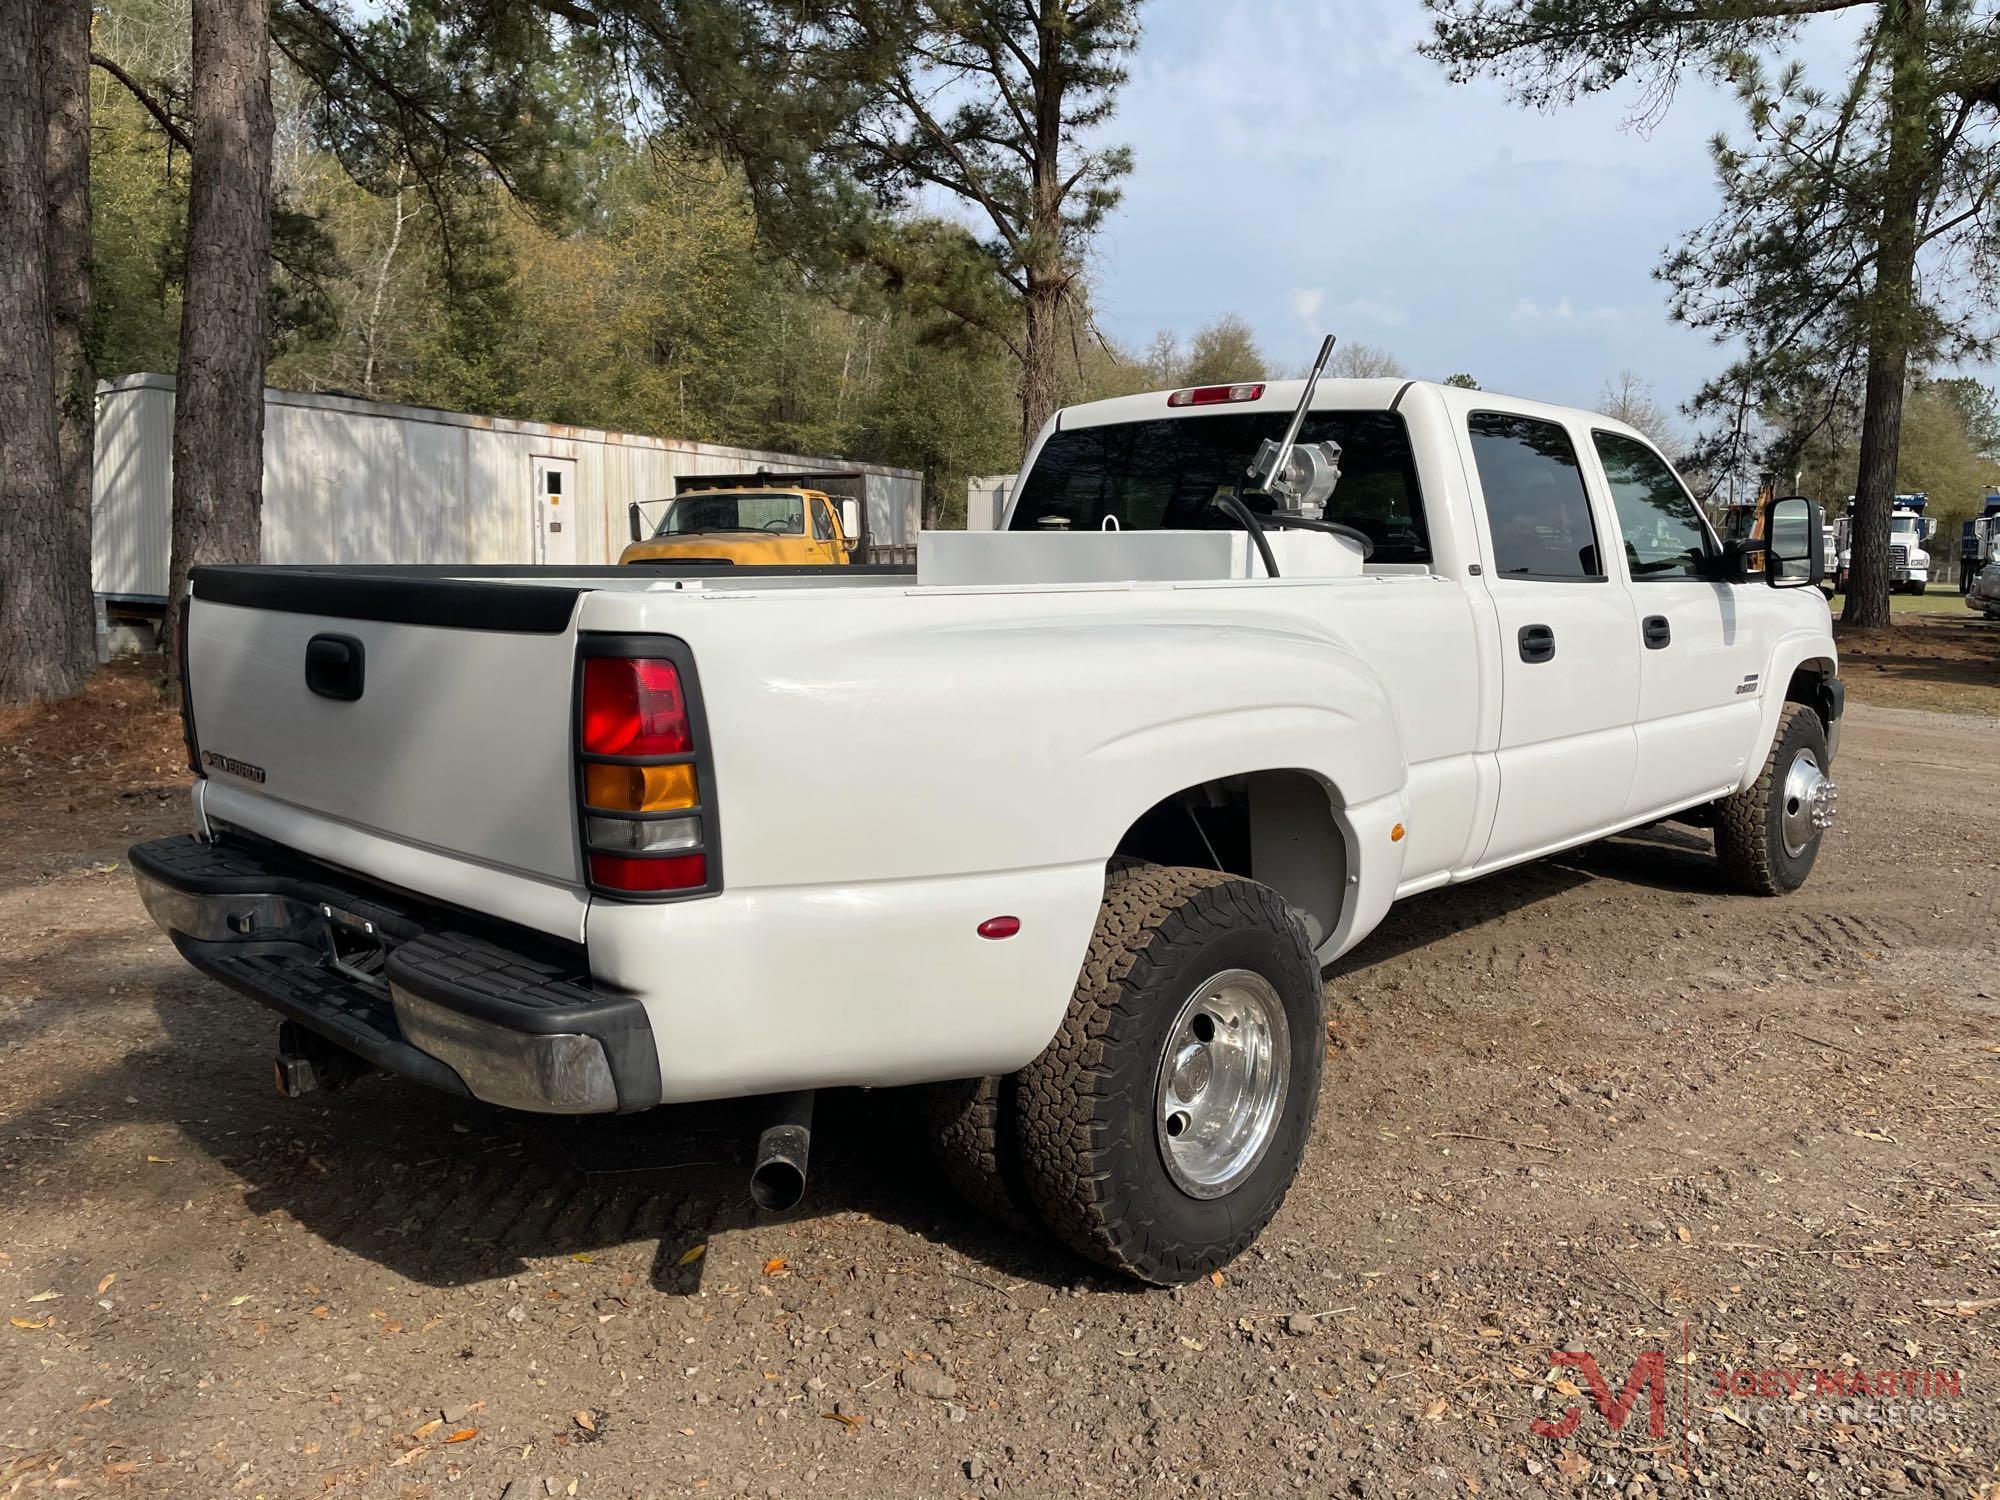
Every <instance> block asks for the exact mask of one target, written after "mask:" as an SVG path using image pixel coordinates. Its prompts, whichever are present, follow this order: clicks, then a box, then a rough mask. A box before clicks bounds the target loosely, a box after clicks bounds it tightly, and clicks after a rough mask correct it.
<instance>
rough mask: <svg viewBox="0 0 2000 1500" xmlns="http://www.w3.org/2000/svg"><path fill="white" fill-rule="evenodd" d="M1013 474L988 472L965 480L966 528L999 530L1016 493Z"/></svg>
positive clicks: (969, 529)
mask: <svg viewBox="0 0 2000 1500" xmlns="http://www.w3.org/2000/svg"><path fill="white" fill-rule="evenodd" d="M1014 479H1015V476H1014V475H1012V474H986V475H982V476H980V477H978V478H974V479H968V480H966V482H965V529H966V530H967V531H998V530H999V529H1000V522H1001V521H1002V520H1003V519H1005V517H1006V515H1007V501H1008V500H1009V498H1011V497H1012V495H1013V493H1014Z"/></svg>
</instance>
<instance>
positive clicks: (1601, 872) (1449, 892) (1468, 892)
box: [1326, 823, 1727, 976]
mask: <svg viewBox="0 0 2000 1500" xmlns="http://www.w3.org/2000/svg"><path fill="white" fill-rule="evenodd" d="M1598 880H1611V881H1616V882H1618V883H1619V884H1621V885H1631V886H1639V887H1643V888H1645V889H1648V890H1657V891H1674V892H1680V893H1695V894H1704V895H1707V894H1719V893H1721V892H1723V891H1725V890H1726V889H1727V887H1726V886H1725V885H1724V883H1723V879H1722V870H1721V867H1720V866H1719V865H1718V864H1717V863H1716V859H1715V843H1714V840H1713V839H1712V838H1711V837H1710V836H1709V835H1708V834H1707V833H1704V832H1702V831H1701V830H1698V829H1694V828H1688V827H1683V826H1680V825H1677V824H1666V823H1658V824H1654V825H1653V826H1652V827H1649V828H1641V829H1635V830H1634V831H1633V832H1631V833H1627V834H1620V835H1619V836H1618V837H1616V838H1610V839H1603V840H1600V841H1599V842H1597V843H1595V844H1586V845H1585V846H1584V847H1582V848H1581V849H1572V850H1570V851H1568V852H1567V853H1564V854H1561V855H1557V856H1555V857H1553V858H1549V859H1540V860H1535V861H1533V862H1532V863H1529V864H1525V865H1521V866H1518V867H1517V868H1515V869H1512V870H1508V871H1505V872H1503V873H1501V874H1498V875H1491V876H1488V877H1486V878H1485V879H1483V880H1476V881H1471V882H1468V883H1467V884H1465V885H1453V886H1444V887H1442V888H1441V889H1438V890H1435V891H1427V892H1425V893H1424V894H1423V895H1421V896H1411V897H1409V898H1408V899H1407V900H1403V901H1398V902H1397V903H1396V904H1395V905H1394V906H1392V907H1390V908H1389V915H1388V916H1387V917H1385V918H1384V919H1383V921H1382V925H1381V926H1380V927H1378V928H1376V929H1375V930H1374V931H1373V932H1371V933H1370V934H1369V935H1368V936H1367V937H1366V938H1364V939H1362V941H1361V943H1360V945H1359V946H1358V947H1356V948H1355V949H1353V950H1352V951H1351V952H1349V953H1346V954H1343V955H1342V956H1341V957H1340V958H1339V959H1338V960H1336V961H1335V962H1334V963H1333V964H1332V966H1331V967H1329V968H1328V969H1327V970H1326V973H1327V974H1328V975H1329V976H1334V975H1354V974H1362V973H1366V972H1367V971H1368V970H1370V969H1374V968H1377V967H1379V966H1380V965H1382V964H1385V963H1389V962H1391V961H1392V960H1395V959H1399V958H1402V957H1403V956H1405V955H1406V954H1409V953H1411V952H1414V951H1415V950H1416V949H1419V948H1422V947H1425V946H1427V945H1428V944H1431V943H1435V942H1437V941H1438V940H1439V939H1441V938H1449V937H1456V936H1458V935H1459V934H1460V933H1464V932H1470V931H1472V930H1473V929H1474V928H1477V927H1480V926H1482V925H1484V924H1485V923H1487V922H1493V921H1497V920H1499V919H1500V918H1501V917H1504V916H1509V915H1511V914H1513V913H1516V912H1520V911H1523V910H1525V909H1527V908H1529V907H1531V906H1534V905H1536V904H1538V903H1540V902H1543V901H1552V900H1555V899H1556V898H1558V897H1560V896H1564V895H1567V894H1568V893H1569V892H1571V891H1574V890H1577V889H1579V888H1581V887H1583V886H1587V885H1590V884H1591V883H1593V882H1594V881H1598Z"/></svg>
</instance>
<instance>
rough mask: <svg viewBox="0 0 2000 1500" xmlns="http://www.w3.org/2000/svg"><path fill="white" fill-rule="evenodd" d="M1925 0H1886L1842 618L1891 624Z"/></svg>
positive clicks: (1921, 126)
mask: <svg viewBox="0 0 2000 1500" xmlns="http://www.w3.org/2000/svg"><path fill="white" fill-rule="evenodd" d="M1924 20H1925V12H1924V0H1890V3H1888V4H1886V5H1885V6H1884V7H1883V17H1882V25H1883V26H1884V27H1886V28H1889V31H1890V36H1889V57H1890V64H1889V69H1890V71H1889V97H1888V109H1889V121H1888V162H1887V175H1886V184H1887V186H1886V190H1885V192H1884V195H1883V203H1882V224H1881V229H1880V231H1879V233H1878V234H1877V237H1876V253H1875V285H1874V288H1873V290H1872V292H1871V294H1870V296H1869V303H1868V388H1867V393H1866V396H1865V397H1864V400H1863V406H1862V413H1861V463H1860V472H1859V474H1858V475H1857V476H1856V478H1855V483H1854V527H1853V537H1854V541H1853V546H1854V552H1853V559H1852V561H1851V563H1850V565H1849V567H1848V577H1847V602H1846V604H1845V605H1844V606H1843V607H1842V609H1841V612H1840V618H1841V622H1842V623H1843V624H1846V625H1857V626H1864V627H1872V626H1881V625H1887V624H1888V623H1889V515H1890V512H1891V511H1892V510H1893V509H1894V506H1895V498H1896V466H1897V462H1898V460H1899V459H1900V457H1901V450H1902V430H1903V390H1904V384H1905V382H1906V380H1907V379H1908V376H1909V366H1910V345H1911V343H1912V341H1913V340H1914V338H1915V335H1916V274H1917V216H1918V213H1919V212H1920V210H1921V207H1922V201H1923V182H1924V153H1925V149H1926V134H1927V131H1926V122H1925V118H1924V115H1925V88H1924V80H1923V76H1922V74H1923V68H1924V66H1925V64H1924Z"/></svg>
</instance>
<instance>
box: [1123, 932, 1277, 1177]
mask: <svg viewBox="0 0 2000 1500" xmlns="http://www.w3.org/2000/svg"><path fill="white" fill-rule="evenodd" d="M1291 1060H1292V1049H1291V1031H1290V1028H1289V1026H1288V1025H1287V1024H1286V1021H1285V1006H1284V1002H1283V1001H1282V1000H1280V999H1279V998H1278V992H1277V990H1276V989H1274V988H1273V987H1272V985H1271V982H1270V981H1269V980H1267V979H1266V978H1264V976H1263V975H1261V974H1257V973H1253V972H1252V971H1251V970H1249V969H1229V970H1226V971H1225V972H1223V973H1221V974H1217V975H1216V976H1215V977H1214V978H1212V979H1210V980H1208V981H1207V982H1206V983H1205V984H1201V985H1199V986H1197V987H1196V989H1195V991H1194V994H1193V995H1192V996H1190V997H1189V998H1188V1001H1187V1003H1186V1004H1184V1005H1183V1006H1182V1007H1181V1010H1180V1014H1179V1015H1178V1016H1176V1017H1175V1018H1174V1023H1173V1026H1172V1027H1171V1028H1170V1029H1169V1030H1168V1032H1167V1045H1166V1050H1165V1052H1164V1053H1163V1054H1162V1055H1161V1057H1160V1073H1159V1082H1158V1085H1157V1087H1156V1090H1155V1092H1156V1095H1157V1098H1158V1105H1157V1110H1156V1115H1157V1118H1156V1122H1155V1123H1156V1126H1157V1129H1158V1134H1159V1142H1160V1157H1161V1160H1163V1161H1164V1162H1165V1163H1166V1167H1167V1175H1168V1176H1170V1177H1172V1178H1173V1180H1174V1183H1175V1184H1176V1185H1177V1186H1178V1187H1179V1188H1180V1189H1181V1191H1182V1192H1184V1193H1186V1194H1188V1195H1189V1196H1190V1197H1193V1198H1219V1197H1221V1196H1222V1195H1223V1194H1224V1193H1226V1192H1228V1191H1229V1190H1230V1189H1232V1188H1234V1187H1235V1186H1236V1185H1237V1184H1238V1183H1240V1182H1241V1181H1242V1180H1243V1179H1244V1178H1245V1177H1248V1176H1249V1175H1250V1173H1252V1172H1253V1171H1255V1170H1256V1168H1257V1163H1258V1162H1260V1161H1262V1160H1263V1159H1264V1152H1265V1151H1266V1150H1267V1149H1268V1148H1269V1147H1270V1144H1271V1137H1272V1136H1273V1135H1274V1134H1275V1133H1276V1131H1277V1126H1278V1117H1279V1116H1280V1114H1282V1113H1283V1110H1284V1103H1285V1085H1286V1082H1287V1080H1288V1079H1289V1078H1290V1076H1291Z"/></svg>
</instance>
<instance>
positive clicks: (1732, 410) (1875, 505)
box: [1426, 0, 2000, 626]
mask: <svg viewBox="0 0 2000 1500" xmlns="http://www.w3.org/2000/svg"><path fill="white" fill-rule="evenodd" d="M1427 3H1428V4H1429V5H1430V8H1431V10H1432V12H1433V23H1434V29H1433V35H1432V38H1431V40H1430V42H1429V43H1428V44H1427V47H1426V50H1427V51H1428V52H1429V53H1430V55H1431V56H1433V57H1435V58H1437V59H1439V60H1441V61H1443V62H1444V63H1445V64H1446V65H1447V67H1448V68H1449V69H1450V71H1451V75H1452V77H1453V78H1454V79H1455V80H1461V81H1462V80H1464V79H1467V78H1470V77H1473V76H1475V75H1478V74H1495V75H1498V76H1500V77H1502V78H1504V79H1506V80H1507V81H1508V82H1509V83H1510V85H1511V86H1512V88H1513V90H1514V92H1515V93H1516V95H1517V96H1518V97H1519V98H1521V99H1522V100H1523V101H1524V102H1526V103H1529V104H1531V105H1535V106H1538V107H1547V106H1551V105H1555V104H1560V103H1564V102H1567V101H1569V100H1572V99H1574V98H1575V97H1577V96H1578V95H1579V94H1584V93H1591V92H1596V91H1599V90H1603V89H1606V88H1610V87H1612V86H1613V85H1615V84H1618V83H1621V82H1623V81H1625V80H1628V79H1636V80H1637V81H1638V82H1639V83H1640V84H1641V86H1642V87H1643V88H1644V89H1645V90H1646V91H1647V99H1646V108H1647V109H1649V110H1658V109H1664V108H1666V107H1668V105H1669V104H1670V102H1671V98H1672V94H1673V88H1674V84H1675V82H1676V80H1677V79H1678V78H1679V77H1680V76H1681V75H1682V74H1683V73H1684V72H1688V71H1698V72H1702V73H1706V74H1709V75H1711V76H1720V77H1727V78H1729V79H1732V80H1734V81H1735V83H1736V85H1737V89H1738V92H1739V94H1740V96H1741V98H1742V101H1743V103H1744V106H1745V109H1746V112H1747V114H1748V118H1749V124H1750V132H1751V138H1750V140H1749V142H1748V143H1747V144H1732V143H1731V142H1728V141H1725V140H1718V141H1717V142H1716V145H1715V148H1714V154H1715V159H1716V166H1717V171H1718V175H1719V177H1720V179H1721V185H1722V190H1723V206H1722V209H1721V211H1720V212H1719V213H1718V214H1717V215H1716V217H1715V218H1714V219H1713V220H1712V221H1711V222H1710V223H1709V224H1708V225H1706V226H1705V227H1703V228H1702V229H1701V230H1700V231H1699V232H1697V233H1696V234H1695V235H1694V236H1692V237H1691V239H1690V240H1689V242H1688V244H1687V245H1686V246H1685V247H1683V248H1682V249H1681V250H1680V251H1678V252H1676V253H1674V254H1672V255H1670V256H1669V257H1668V259H1667V261H1666V263H1665V264H1664V265H1663V266H1662V267H1661V275H1662V276H1663V278H1664V279H1665V280H1666V281H1667V283H1668V285H1669V286H1670V287H1671V288H1672V291H1673V311H1674V313H1675V315H1676V316H1677V317H1679V318H1681V319H1682V320H1684V321H1686V322H1688V323H1691V324H1693V325H1695V326H1697V327H1702V328H1706V329H1709V330H1710V331H1711V332H1713V333H1714V334H1715V335H1716V337H1717V338H1718V339H1722V340H1741V341H1742V342H1743V343H1744V344H1745V345H1747V346H1748V353H1747V354H1746V355H1745V357H1744V358H1743V359H1741V360H1740V361H1738V362H1737V363H1736V364H1735V365H1734V366H1733V367H1732V368H1731V369H1730V370H1729V372H1728V373H1727V374H1725V375H1724V376H1723V377H1721V378H1720V379H1719V380H1717V381H1715V382H1713V383H1711V384H1710V385H1709V386H1708V387H1706V388H1705V389H1704V390H1703V391H1702V392H1701V394H1700V395H1699V396H1698V397H1697V400H1696V409H1697V410H1698V411H1701V412H1705V413H1711V414H1713V413H1724V414H1727V415H1728V416H1730V417H1731V418H1732V419H1733V420H1732V423H1731V426H1732V430H1733V431H1734V432H1736V433H1739V434H1740V433H1743V432H1746V431H1747V430H1748V425H1749V420H1750V418H1751V417H1753V416H1754V414H1755V413H1757V412H1758V411H1759V410H1761V409H1765V408H1768V407H1771V406H1774V405H1775V406H1783V407H1787V408H1790V409H1792V410H1795V411H1796V410H1801V409H1803V408H1804V407H1805V406H1806V405H1807V404H1808V403H1809V401H1810V399H1811V396H1812V394H1813V393H1815V392H1817V393H1819V394H1820V395H1821V396H1823V397H1824V398H1826V400H1827V409H1828V410H1831V409H1832V407H1833V406H1834V405H1836V404H1837V402H1838V399H1839V397H1840V395H1841V393H1842V392H1844V391H1845V390H1847V389H1849V388H1851V387H1852V386H1853V385H1855V384H1857V383H1858V384H1860V385H1861V386H1862V387H1863V415H1862V430H1861V444H1860V455H1859V458H1858V461H1857V477H1856V480H1855V485H1854V493H1855V506H1854V509H1855V516H1856V526H1855V541H1854V563H1853V573H1854V588H1853V589H1852V590H1851V591H1850V593H1849V594H1848V596H1847V604H1846V610H1845V613H1844V616H1843V618H1844V619H1845V620H1846V621H1847V622H1848V623H1850V624H1855V625H1866V626H1873V625H1886V624H1887V623H1888V620H1889V582H1888V558H1889V510H1890V504H1891V501H1892V499H1893V496H1894V494H1895V476H1896V468H1897V451H1898V445H1899V442H1900V433H1901V417H1902V406H1903V396H1904V389H1905V385H1906V383H1907V381H1908V378H1909V375H1910V371H1911V364H1912V360H1913V359H1920V358H1923V357H1925V356H1927V355H1928V356H1936V357H1946V358H1949V357H1952V356H1954V355H1963V354H1968V353H1977V352H1980V351H1981V350H1982V349H1983V348H1985V347H1986V343H1985V340H1984V338H1983V337H1982V330H1981V328H1980V327H1979V321H1980V319H1981V318H1982V316H1983V315H1984V314H1986V313H1988V312H1990V311H1991V309H1992V307H1993V304H1994V298H1995V295H1996V287H2000V282H1997V281H1996V278H1995V277H1994V275H1993V274H1992V265H1991V255H1992V251H1993V235H1994V228H1995V225H1994V221H1993V217H1992V215H1993V210H1994V201H1995V194H1996V188H2000V137H1996V125H2000V37H1996V34H1995V27H1994V22H1993V17H1992V15H1991V7H1990V6H1984V5H1980V4H1976V3H1973V0H1683V3H1679V4H1674V5H1661V4H1658V3H1656V0H1528V3H1526V4H1516V3H1503V0H1427ZM1841 12H1848V13H1853V14H1855V15H1856V16H1858V17H1859V18H1860V19H1862V20H1863V21H1864V22H1865V25H1864V28H1863V31H1862V35H1861V38H1860V41H1859V44H1858V50H1857V53H1856V56H1855V63H1854V67H1853V69H1852V72H1851V75H1850V76H1849V77H1848V78H1847V79H1846V80H1844V81H1843V83H1842V84H1841V85H1840V86H1839V87H1838V88H1832V89H1818V88H1815V87H1813V86H1812V85H1810V84H1809V83H1808V81H1807V79H1806V77H1805V75H1804V72H1803V70H1802V69H1801V68H1800V67H1799V66H1797V65H1796V64H1789V65H1785V66H1783V67H1782V68H1781V69H1780V70H1779V71H1778V72H1777V73H1776V74H1775V76H1769V75H1768V73H1767V65H1766V61H1765V60H1766V58H1767V57H1769V56H1771V55H1773V54H1775V53H1779V52H1781V51H1782V50H1783V49H1784V48H1785V47H1786V46H1787V45H1788V44H1789V43H1790V42H1792V41H1793V40H1794V39H1795V38H1796V37H1797V36H1798V34H1799V33H1800V31H1801V30H1802V28H1804V27H1806V26H1809V25H1812V24H1815V23H1816V22H1817V21H1818V20H1819V18H1822V17H1825V16H1828V15H1832V14H1836V13H1841ZM1797 438H1798V435H1797V434H1796V433H1794V434H1793V435H1792V439H1793V441H1794V443H1796V441H1797Z"/></svg>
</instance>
